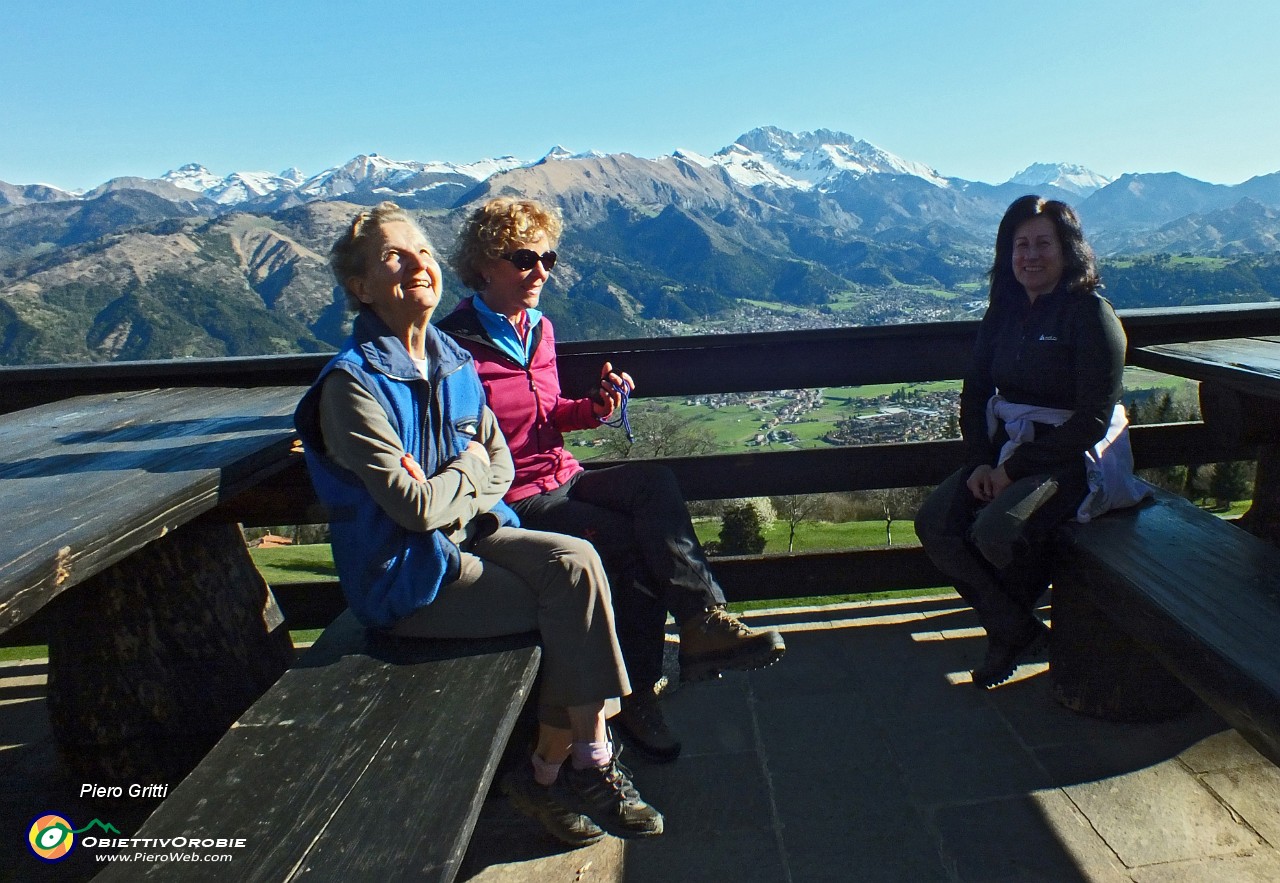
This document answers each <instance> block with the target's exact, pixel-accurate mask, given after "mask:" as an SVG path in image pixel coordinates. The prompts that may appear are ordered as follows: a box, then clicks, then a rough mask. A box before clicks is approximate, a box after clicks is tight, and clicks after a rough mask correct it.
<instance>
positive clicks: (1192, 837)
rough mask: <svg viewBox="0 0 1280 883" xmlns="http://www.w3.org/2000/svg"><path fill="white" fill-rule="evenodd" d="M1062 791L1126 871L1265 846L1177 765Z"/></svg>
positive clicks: (1084, 784) (1171, 764)
mask: <svg viewBox="0 0 1280 883" xmlns="http://www.w3.org/2000/svg"><path fill="white" fill-rule="evenodd" d="M1064 790H1065V791H1066V793H1067V795H1068V796H1069V797H1070V798H1071V800H1072V802H1074V803H1075V805H1076V806H1078V807H1079V808H1080V811H1081V812H1082V813H1084V815H1085V816H1086V817H1087V818H1088V819H1089V821H1090V823H1091V824H1092V825H1093V827H1094V828H1095V829H1096V830H1097V831H1098V833H1099V834H1100V835H1101V836H1102V838H1103V839H1104V840H1106V842H1107V844H1108V845H1109V846H1110V847H1111V849H1113V850H1114V851H1115V853H1116V855H1118V856H1119V857H1120V860H1121V861H1123V862H1124V863H1125V865H1126V866H1127V867H1129V868H1137V867H1141V866H1143V865H1153V864H1159V863H1167V862H1177V861H1187V860H1190V859H1194V858H1200V857H1205V858H1211V857H1216V856H1226V855H1232V854H1236V853H1240V852H1243V851H1245V850H1251V849H1256V848H1259V847H1261V846H1263V844H1262V842H1261V841H1260V840H1259V839H1258V838H1257V836H1256V835H1255V834H1254V833H1253V832H1252V831H1251V830H1249V828H1247V827H1246V826H1245V825H1243V824H1241V823H1240V822H1239V821H1238V820H1237V819H1236V817H1234V816H1233V815H1232V813H1231V812H1230V811H1229V810H1228V809H1227V808H1226V807H1224V806H1223V805H1222V804H1221V803H1219V802H1218V801H1217V799H1216V798H1215V797H1214V796H1213V795H1212V794H1211V793H1209V791H1208V790H1206V789H1205V788H1204V787H1203V786H1202V785H1201V784H1200V782H1199V781H1198V780H1197V778H1196V777H1195V775H1194V774H1192V773H1191V772H1190V771H1189V770H1187V769H1186V767H1184V766H1182V764H1180V763H1178V762H1177V761H1168V762H1166V763H1162V764H1160V765H1158V766H1154V767H1149V768H1147V769H1141V770H1137V771H1135V772H1132V773H1128V774H1125V775H1121V776H1113V777H1111V778H1109V779H1104V780H1101V781H1098V782H1086V783H1082V784H1079V785H1070V786H1067V787H1066V788H1065V789H1064Z"/></svg>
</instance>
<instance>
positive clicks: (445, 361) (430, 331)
mask: <svg viewBox="0 0 1280 883" xmlns="http://www.w3.org/2000/svg"><path fill="white" fill-rule="evenodd" d="M351 336H352V341H353V343H354V344H355V347H356V349H358V350H359V351H360V354H361V355H362V356H363V357H364V359H365V361H366V362H368V364H369V366H370V367H371V368H373V370H375V371H378V372H379V373H381V374H385V375H387V376H388V377H390V378H392V379H393V380H405V381H408V380H417V379H419V378H420V377H421V376H422V375H420V374H419V373H418V367H417V365H415V364H414V362H413V359H412V358H410V356H409V351H408V350H407V349H405V346H404V344H403V343H401V341H400V338H398V337H396V336H395V335H394V334H392V333H391V329H390V328H388V327H387V325H386V323H385V322H383V321H382V320H381V319H379V318H378V316H377V314H376V313H374V312H373V310H370V309H367V308H362V309H361V310H360V312H359V314H358V315H357V316H356V320H355V323H354V325H353V326H352V330H351ZM424 343H425V345H426V351H427V375H428V376H430V377H432V378H433V379H434V378H437V377H440V376H442V375H445V374H452V373H453V372H454V371H456V370H457V369H458V368H460V367H462V365H464V364H466V363H467V362H468V361H470V359H471V354H470V353H468V352H467V351H466V350H464V349H463V348H462V347H460V346H458V344H456V343H454V342H453V341H452V340H450V339H449V338H447V337H445V336H444V335H442V334H440V333H439V332H437V331H436V329H435V327H434V326H432V325H427V327H426V339H425V341H424Z"/></svg>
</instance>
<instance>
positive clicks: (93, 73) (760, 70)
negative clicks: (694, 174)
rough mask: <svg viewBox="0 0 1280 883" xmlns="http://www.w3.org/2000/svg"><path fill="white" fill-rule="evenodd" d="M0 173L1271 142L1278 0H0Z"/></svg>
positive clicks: (1203, 167) (1138, 152) (988, 161)
mask: <svg viewBox="0 0 1280 883" xmlns="http://www.w3.org/2000/svg"><path fill="white" fill-rule="evenodd" d="M5 7H6V8H5V11H4V15H3V19H2V22H3V23H2V24H0V31H2V32H3V36H4V39H3V44H4V51H3V52H0V82H4V83H5V84H6V85H5V88H4V90H3V91H2V92H0V120H3V125H0V180H2V181H7V182H10V183H14V184H28V183H37V182H40V183H49V184H53V185H55V186H59V187H64V188H86V187H92V186H94V185H96V184H99V183H101V182H102V181H104V180H106V179H108V178H111V177H115V176H119V175H140V176H145V177H155V176H158V175H160V174H162V173H164V172H165V171H168V170H169V169H173V168H176V167H178V166H180V165H182V164H184V163H188V162H198V163H202V164H203V165H205V166H207V167H208V168H209V169H210V170H211V171H213V172H214V173H216V174H219V175H226V174H229V173H231V172H233V171H280V170H281V169H284V168H286V167H289V166H297V167H299V168H300V169H302V171H303V172H304V173H306V174H313V173H315V172H319V171H322V170H323V169H325V168H329V167H331V166H335V165H340V164H341V163H343V162H345V161H347V160H348V159H350V158H351V157H353V156H355V155H357V154H360V153H375V152H376V153H381V154H383V155H384V156H388V157H391V158H393V159H398V160H421V161H426V160H448V161H453V162H468V161H472V160H477V159H482V158H486V157H494V156H502V155H514V156H517V157H520V158H522V159H528V160H534V159H537V158H538V157H540V156H542V155H543V154H545V153H546V152H547V151H548V150H549V149H550V148H551V147H552V146H554V145H556V144H562V145H564V146H565V147H567V148H568V149H570V150H573V151H583V150H600V151H605V152H618V151H625V152H628V153H633V154H636V155H638V156H658V155H661V154H667V153H671V152H672V151H673V150H675V149H677V148H685V149H690V150H695V151H698V152H700V153H712V152H714V151H716V150H718V149H720V148H721V147H724V146H725V145H727V144H729V143H731V142H732V141H733V140H734V139H735V138H737V137H738V136H739V135H741V134H742V133H743V132H745V131H747V130H749V129H752V128H755V127H756V126H762V125H775V126H779V127H781V128H784V129H789V130H792V131H810V130H813V129H818V128H828V129H835V130H838V131H843V132H848V133H849V134H852V135H855V136H857V137H859V138H862V139H865V140H867V141H870V142H871V143H873V144H876V145H877V146H879V147H882V148H884V149H885V150H888V151H890V152H891V153H895V154H897V155H898V156H901V157H903V158H905V159H909V160H914V161H917V162H923V163H926V164H927V165H930V166H933V167H934V168H935V169H937V170H938V171H939V172H941V173H942V174H943V175H949V176H958V177H962V178H968V179H970V180H980V181H988V182H992V183H998V182H1001V181H1004V180H1007V179H1008V178H1009V177H1010V176H1012V175H1013V174H1014V173H1016V172H1017V171H1019V170H1021V169H1022V168H1024V167H1026V166H1027V165H1029V164H1031V163H1032V162H1038V161H1046V162H1075V163H1080V164H1082V165H1085V166H1088V167H1090V168H1092V169H1094V170H1095V171H1097V172H1100V173H1102V174H1104V175H1108V176H1112V177H1114V176H1117V175H1119V174H1121V173H1124V172H1161V171H1180V172H1183V173H1184V174H1188V175H1191V176H1192V177H1195V178H1199V179H1201V180H1205V181H1212V182H1215V183H1225V184H1236V183H1239V182H1240V181H1243V180H1245V179H1247V178H1250V177H1252V176H1254V175H1259V174H1267V173H1270V172H1275V171H1277V170H1280V113H1277V112H1276V111H1277V107H1276V105H1277V101H1276V98H1275V88H1276V86H1275V84H1276V83H1277V82H1280V51H1277V48H1276V45H1275V41H1276V38H1277V36H1280V4H1277V3H1275V2H1274V0H1227V2H1221V0H1134V2H1126V0H1109V2H1095V0H1080V2H1073V0H1064V2H1058V3H1045V2H1030V0H1021V2H1005V0H969V2H949V0H935V2H921V0H894V2H887V0H874V2H863V0H774V2H771V3H766V4H763V5H758V4H747V3H742V2H740V0H739V2H733V3H730V2H725V0H650V2H639V3H633V2H627V0H612V2H610V0H568V2H556V0H548V2H545V3H541V4H513V3H500V2H486V0H469V2H438V3H437V2H420V0H419V2H414V0H408V2H401V3H395V2H385V0H384V2H365V0H347V2H342V3H337V2H329V0H314V2H298V0H255V2H245V0H214V2H204V3H192V2H187V0H112V2H102V0H13V2H10V3H6V4H5Z"/></svg>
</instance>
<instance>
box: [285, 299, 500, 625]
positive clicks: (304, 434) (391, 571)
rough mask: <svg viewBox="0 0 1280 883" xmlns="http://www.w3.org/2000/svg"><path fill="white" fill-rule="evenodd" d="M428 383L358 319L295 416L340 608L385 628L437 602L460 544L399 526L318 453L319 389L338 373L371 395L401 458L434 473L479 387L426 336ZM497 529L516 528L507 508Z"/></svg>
mask: <svg viewBox="0 0 1280 883" xmlns="http://www.w3.org/2000/svg"><path fill="white" fill-rule="evenodd" d="M427 335H428V337H427V356H428V364H429V372H428V373H429V375H430V380H429V381H428V380H426V379H423V377H422V376H421V375H420V374H419V373H418V371H417V368H416V366H415V365H414V364H413V362H412V361H411V360H410V359H409V354H408V352H407V351H406V350H405V348H404V345H403V344H402V343H401V342H400V341H399V340H398V339H396V338H395V337H394V336H393V335H392V334H391V332H390V331H389V330H388V329H387V328H386V326H385V325H384V324H383V323H382V321H381V320H379V319H378V318H377V317H376V316H375V315H373V313H372V312H370V311H368V310H365V311H362V312H361V314H360V315H359V316H357V317H356V323H355V329H354V332H353V334H352V337H351V339H350V340H348V341H347V344H346V345H345V346H344V347H343V349H342V350H341V351H340V352H339V353H338V354H337V355H336V356H334V357H333V358H332V359H331V360H330V361H329V363H328V364H327V365H326V366H325V367H324V369H323V370H322V371H321V372H320V376H319V378H317V379H316V382H315V383H314V384H313V385H312V387H311V388H310V389H309V390H308V391H307V393H306V395H304V396H303V398H302V401H301V402H300V403H299V405H298V409H297V411H296V412H295V414H294V423H295V425H296V426H297V428H298V434H299V436H300V437H301V438H302V443H303V449H304V451H305V454H306V460H307V470H308V472H309V473H310V475H311V482H312V484H313V485H314V487H315V489H316V495H317V496H318V497H319V498H320V501H321V502H322V503H324V504H325V506H326V507H328V509H329V514H330V525H329V526H330V534H331V542H332V547H333V561H334V565H335V567H336V568H337V570H338V577H339V579H340V580H341V581H342V590H343V593H344V594H345V596H346V599H347V603H348V604H349V605H350V606H351V610H352V612H353V613H355V615H356V617H357V618H358V619H359V620H360V621H361V622H363V623H364V624H365V625H368V626H375V627H385V626H390V625H392V624H394V623H395V622H397V621H398V620H400V619H403V618H404V617H406V616H408V615H409V614H410V613H412V612H413V611H415V610H417V609H418V608H419V607H422V606H424V605H427V604H430V603H431V602H432V601H434V600H435V597H436V594H437V593H438V592H439V590H440V586H442V585H444V584H445V583H448V582H451V581H453V580H455V579H457V578H458V573H459V566H460V562H461V555H460V552H459V550H458V547H457V546H456V545H455V544H454V543H453V542H452V541H451V540H449V538H448V537H446V536H445V535H444V534H443V533H442V532H440V531H438V530H431V531H412V530H408V529H407V528H404V527H402V526H400V525H399V524H397V523H396V522H395V521H394V520H392V519H391V517H390V516H388V515H387V514H386V512H385V511H383V509H382V508H381V507H380V506H379V505H378V504H377V503H376V502H375V501H374V499H373V497H372V496H371V495H370V494H369V492H368V491H367V490H366V489H365V487H364V485H363V483H361V481H360V480H359V478H358V477H357V476H356V475H355V473H353V472H351V471H350V470H347V469H344V468H343V467H341V466H339V465H338V464H337V463H335V462H334V461H333V460H331V459H330V458H329V457H328V456H327V455H326V454H325V452H324V442H323V439H322V437H321V433H320V422H319V401H320V387H321V385H322V384H323V382H324V380H325V378H326V377H328V376H329V373H330V372H331V371H346V372H347V373H348V374H350V375H351V376H352V377H354V378H355V379H356V380H357V381H359V382H360V384H361V385H362V386H363V387H364V388H365V389H366V390H368V391H369V393H370V394H371V395H373V397H374V398H375V399H377V401H378V402H379V403H380V404H381V405H382V407H383V409H384V410H385V411H386V412H387V418H388V420H389V421H390V423H391V426H392V427H393V428H394V429H395V431H396V434H397V435H398V436H399V438H400V442H401V444H402V445H403V446H404V449H405V451H406V452H408V453H410V454H412V455H413V457H414V459H416V460H417V461H418V463H419V464H420V465H421V466H422V469H423V472H425V473H426V474H427V475H428V476H431V475H435V474H436V473H437V472H439V471H440V469H441V468H442V467H443V466H444V465H445V464H447V463H448V462H449V461H451V460H453V459H454V458H455V457H457V456H458V455H459V454H461V453H462V451H463V450H465V449H466V446H467V444H468V443H469V442H470V441H471V440H472V439H473V438H474V437H475V433H476V429H477V427H478V426H479V423H480V419H481V417H482V415H483V412H484V404H485V399H484V390H483V388H482V387H481V385H480V378H479V377H478V376H477V375H476V372H475V369H474V367H473V366H472V365H471V357H470V355H469V354H468V353H467V352H466V351H465V350H463V349H462V348H461V347H459V346H458V345H457V344H455V343H453V341H451V340H449V339H448V338H446V337H444V336H443V335H440V334H437V333H436V332H435V330H434V329H432V328H428V331H427ZM492 512H493V515H495V516H496V517H497V518H498V521H499V523H501V524H504V525H515V524H518V523H519V522H518V519H517V518H516V515H515V513H514V512H512V511H511V509H510V508H509V507H507V506H506V504H505V503H499V504H498V505H497V506H495V507H494V509H493V510H492Z"/></svg>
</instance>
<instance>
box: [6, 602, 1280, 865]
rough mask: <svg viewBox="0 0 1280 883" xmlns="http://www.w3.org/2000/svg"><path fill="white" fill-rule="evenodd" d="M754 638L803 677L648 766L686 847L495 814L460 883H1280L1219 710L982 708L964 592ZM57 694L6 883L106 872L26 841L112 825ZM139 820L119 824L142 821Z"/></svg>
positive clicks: (22, 742) (1261, 774)
mask: <svg viewBox="0 0 1280 883" xmlns="http://www.w3.org/2000/svg"><path fill="white" fill-rule="evenodd" d="M751 620H752V621H753V622H755V623H757V624H761V623H769V624H775V625H778V626H780V627H782V628H784V629H785V630H786V632H787V642H788V647H789V651H788V655H787V657H786V659H784V660H783V662H782V663H781V664H779V665H777V666H775V667H773V668H770V669H767V670H764V671H760V672H753V673H750V674H737V675H733V676H728V677H725V678H723V679H722V680H720V681H719V682H716V683H709V684H697V685H688V686H679V685H676V686H675V687H674V688H673V689H672V691H671V694H670V697H669V699H667V700H666V701H667V703H668V704H667V708H668V714H669V717H670V718H671V719H672V721H673V723H675V724H676V725H677V726H678V727H679V729H680V731H681V733H682V735H683V737H684V742H685V751H684V754H683V756H682V757H681V759H680V760H679V761H677V762H676V763H675V764H672V765H666V766H660V765H651V764H647V763H644V762H642V761H640V760H639V759H638V758H635V757H634V756H631V757H629V758H627V759H628V760H629V761H630V765H631V767H632V769H633V772H634V773H635V778H636V780H637V782H638V784H639V785H640V787H641V790H642V793H643V794H644V795H645V796H646V797H647V798H649V799H650V800H651V801H652V802H653V803H654V804H656V805H657V806H659V807H661V808H662V809H663V810H664V812H665V814H666V820H667V833H666V834H665V835H663V836H662V837H660V838H657V839H655V840H653V841H651V842H644V843H624V842H622V841H619V840H614V839H612V838H606V839H605V840H604V841H602V842H601V843H599V844H597V845H595V846H592V847H589V848H586V849H582V850H577V851H563V850H562V849H561V848H560V847H559V845H558V844H556V843H555V842H554V841H551V840H549V839H548V838H546V837H544V836H542V835H541V834H540V833H539V832H537V831H536V830H534V829H532V828H531V827H530V824H529V823H527V822H526V820H524V819H523V818H522V817H520V816H518V815H516V814H515V813H514V812H512V811H511V810H510V809H509V808H508V807H507V806H506V804H505V802H504V801H503V800H502V799H501V798H500V797H497V796H496V795H494V796H493V797H492V798H491V799H490V800H489V801H488V802H487V803H486V805H485V809H484V812H483V813H482V815H481V818H480V822H479V825H478V827H477V830H476V834H475V837H474V839H473V841H472V848H471V851H470V853H469V854H468V856H467V860H466V863H465V865H464V868H463V872H462V874H460V875H459V879H460V880H467V881H476V883H534V881H536V883H555V881H565V883H589V881H632V883H648V881H663V883H667V881H677V883H683V881H717V883H718V881H726V880H731V881H762V883H763V881H794V883H804V881H894V883H897V881H909V883H925V881H966V883H977V881H984V883H985V881H1008V883H1030V881H1064V883H1066V881H1108V883H1109V881H1134V883H1175V881H1176V883H1233V881H1241V883H1263V881H1268V883H1270V881H1277V880H1280V852H1278V851H1277V847H1278V846H1280V769H1277V768H1276V767H1275V766H1274V765H1272V764H1271V763H1269V762H1268V761H1266V760H1265V759H1263V758H1262V757H1261V756H1259V755H1258V754H1257V753H1256V752H1254V751H1253V749H1252V748H1250V747H1249V746H1248V745H1247V744H1246V743H1245V742H1244V741H1243V740H1242V739H1241V738H1240V737H1239V736H1237V735H1236V734H1235V732H1234V731H1232V730H1229V729H1226V728H1225V727H1224V725H1223V724H1222V723H1221V721H1220V720H1219V719H1218V718H1217V717H1216V716H1215V715H1214V714H1212V713H1211V712H1210V711H1208V710H1207V709H1204V708H1200V709H1198V710H1196V711H1193V712H1192V713H1190V714H1188V715H1187V716H1185V717H1183V718H1180V719H1178V720H1176V721H1172V722H1168V723H1163V724H1154V725H1132V724H1114V723H1106V722H1101V721H1095V720H1090V719H1088V718H1083V717H1079V716H1077V715H1074V714H1072V713H1071V712H1069V711H1067V710H1065V709H1063V708H1061V707H1059V706H1058V705H1056V704H1055V703H1054V702H1053V701H1052V699H1051V698H1050V696H1049V685H1048V677H1047V673H1046V666H1045V665H1044V664H1043V663H1039V664H1029V665H1026V666H1023V667H1022V668H1021V669H1019V673H1018V677H1017V679H1016V680H1014V681H1012V682H1010V683H1009V684H1007V685H1005V686H1003V687H1001V688H999V689H997V690H993V691H990V692H985V693H980V692H978V691H976V690H974V689H973V688H972V687H971V686H970V685H969V683H968V674H967V670H968V668H969V667H970V666H971V665H973V664H974V663H975V662H976V660H977V659H978V658H979V657H980V655H981V652H982V647H983V644H982V640H981V632H980V630H978V629H977V628H976V622H975V620H974V618H973V616H972V614H971V613H970V612H969V611H968V610H966V609H965V608H964V607H963V605H962V604H961V603H959V601H958V599H957V598H956V597H955V596H954V595H939V596H934V597H929V598H917V599H911V600H907V601H877V602H868V603H863V604H853V605H840V606H835V607H821V608H806V609H792V610H785V611H769V612H764V613H760V614H754V615H752V616H751ZM42 683H43V672H42V666H39V665H34V664H16V665H11V666H9V667H8V668H5V669H0V744H3V745H5V746H8V747H5V748H4V749H3V750H0V775H3V776H4V781H5V788H4V790H3V795H2V796H0V823H2V824H0V844H3V845H0V880H64V881H65V880H82V879H87V878H88V876H90V875H91V874H92V870H93V869H92V867H87V866H85V865H83V864H81V865H79V866H76V865H59V866H42V865H39V863H37V862H35V861H34V860H33V859H32V858H31V856H30V854H29V853H28V852H27V849H26V846H25V844H24V842H23V831H24V830H25V826H26V825H27V824H29V822H30V820H31V818H32V817H34V816H35V815H36V814H38V813H39V812H42V811H47V810H53V809H57V810H59V811H61V812H64V813H66V814H69V815H71V816H73V817H74V818H77V819H78V818H80V817H85V818H88V817H90V816H91V815H92V814H93V813H94V812H95V811H96V810H95V809H94V808H93V807H92V806H90V805H86V804H84V803H82V802H80V801H78V800H77V799H75V796H74V795H75V791H76V789H77V787H78V785H77V783H72V782H68V781H67V780H66V774H65V773H62V772H60V771H59V769H58V767H57V765H56V761H55V760H54V758H53V753H52V750H51V747H50V745H49V737H48V729H47V721H46V718H45V714H44V709H43V701H42V698H41V697H42V695H43V687H42ZM98 814H99V815H100V814H101V813H100V812H99V813H98ZM127 816H128V813H127V812H122V811H118V812H117V817H114V818H113V820H114V821H116V823H117V824H118V825H119V826H120V827H121V828H122V829H124V828H126V827H127V825H129V824H135V825H136V821H132V820H131V819H130V818H128V817H127ZM73 858H74V856H73ZM228 879H231V878H230V877H229V878H228Z"/></svg>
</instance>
